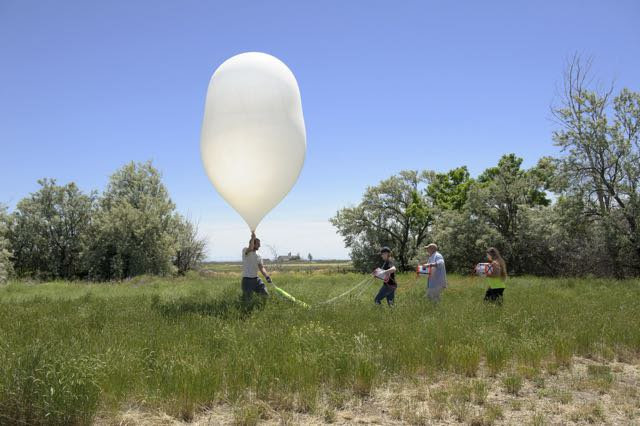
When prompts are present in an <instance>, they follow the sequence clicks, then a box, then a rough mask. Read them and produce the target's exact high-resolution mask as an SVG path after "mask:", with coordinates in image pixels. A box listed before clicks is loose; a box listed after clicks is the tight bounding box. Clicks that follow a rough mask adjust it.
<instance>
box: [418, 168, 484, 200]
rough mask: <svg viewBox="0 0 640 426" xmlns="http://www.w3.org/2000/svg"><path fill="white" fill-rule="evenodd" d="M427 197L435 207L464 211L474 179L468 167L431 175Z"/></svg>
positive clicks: (429, 175)
mask: <svg viewBox="0 0 640 426" xmlns="http://www.w3.org/2000/svg"><path fill="white" fill-rule="evenodd" d="M428 177H429V186H428V187H427V195H428V196H429V197H430V198H431V200H433V205H434V206H435V207H437V208H440V209H442V210H462V208H463V207H464V205H465V204H466V202H467V198H468V195H469V189H470V187H471V184H472V183H473V179H471V176H470V175H469V170H467V166H462V167H458V168H455V169H452V170H449V171H448V172H446V173H433V172H432V173H429V174H428Z"/></svg>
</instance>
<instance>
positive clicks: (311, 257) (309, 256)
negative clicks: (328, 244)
mask: <svg viewBox="0 0 640 426" xmlns="http://www.w3.org/2000/svg"><path fill="white" fill-rule="evenodd" d="M307 259H309V262H312V261H313V256H311V253H309V254H308V255H307Z"/></svg>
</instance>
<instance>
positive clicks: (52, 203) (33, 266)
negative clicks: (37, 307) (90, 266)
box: [9, 179, 94, 279]
mask: <svg viewBox="0 0 640 426" xmlns="http://www.w3.org/2000/svg"><path fill="white" fill-rule="evenodd" d="M38 183H39V184H40V189H39V190H38V191H37V192H35V193H33V194H31V195H30V196H29V197H26V198H24V199H22V200H21V201H20V202H19V203H18V205H17V206H16V210H15V212H13V214H12V215H11V226H10V230H9V239H10V241H11V246H12V249H13V256H14V267H15V270H16V272H17V273H18V274H19V275H31V276H39V277H44V278H66V279H70V278H76V277H81V276H84V275H85V273H86V271H85V269H84V268H83V265H82V260H83V256H84V254H85V250H86V243H87V238H86V237H87V231H88V228H89V226H90V223H91V210H92V207H93V202H94V196H93V194H91V195H86V194H83V193H82V191H80V189H78V187H77V186H76V185H75V184H74V183H69V184H67V185H64V186H59V185H57V184H56V181H55V180H54V179H42V180H39V181H38Z"/></svg>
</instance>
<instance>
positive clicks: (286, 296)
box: [271, 283, 309, 308]
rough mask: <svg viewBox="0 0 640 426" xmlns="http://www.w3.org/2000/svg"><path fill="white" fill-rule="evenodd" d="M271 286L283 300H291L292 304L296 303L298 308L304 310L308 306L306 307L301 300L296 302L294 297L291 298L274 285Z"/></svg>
mask: <svg viewBox="0 0 640 426" xmlns="http://www.w3.org/2000/svg"><path fill="white" fill-rule="evenodd" d="M271 285H272V286H273V288H274V289H275V291H277V292H278V293H280V295H281V296H282V297H284V298H285V299H289V300H291V301H292V302H293V303H297V304H298V305H300V306H303V307H305V308H308V307H309V305H307V304H306V303H304V302H303V301H302V300H298V299H296V298H295V297H293V296H292V295H290V294H289V293H287V292H286V291H284V290H283V289H281V288H280V287H278V286H276V285H275V284H273V283H272V284H271Z"/></svg>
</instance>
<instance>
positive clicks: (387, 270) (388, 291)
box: [374, 246, 398, 306]
mask: <svg viewBox="0 0 640 426" xmlns="http://www.w3.org/2000/svg"><path fill="white" fill-rule="evenodd" d="M380 257H382V260H383V262H384V263H383V264H382V266H381V267H380V268H379V270H378V273H382V277H383V278H382V279H383V281H384V283H383V284H382V287H380V291H379V292H378V294H377V296H376V298H375V299H374V300H375V302H376V305H380V304H381V303H382V300H383V299H387V304H388V305H389V306H393V302H394V300H395V296H396V289H397V288H398V284H397V283H396V267H395V265H394V264H393V259H392V257H393V255H392V253H391V249H390V248H389V247H386V246H385V247H382V248H381V249H380ZM374 276H376V275H375V274H374Z"/></svg>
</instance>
